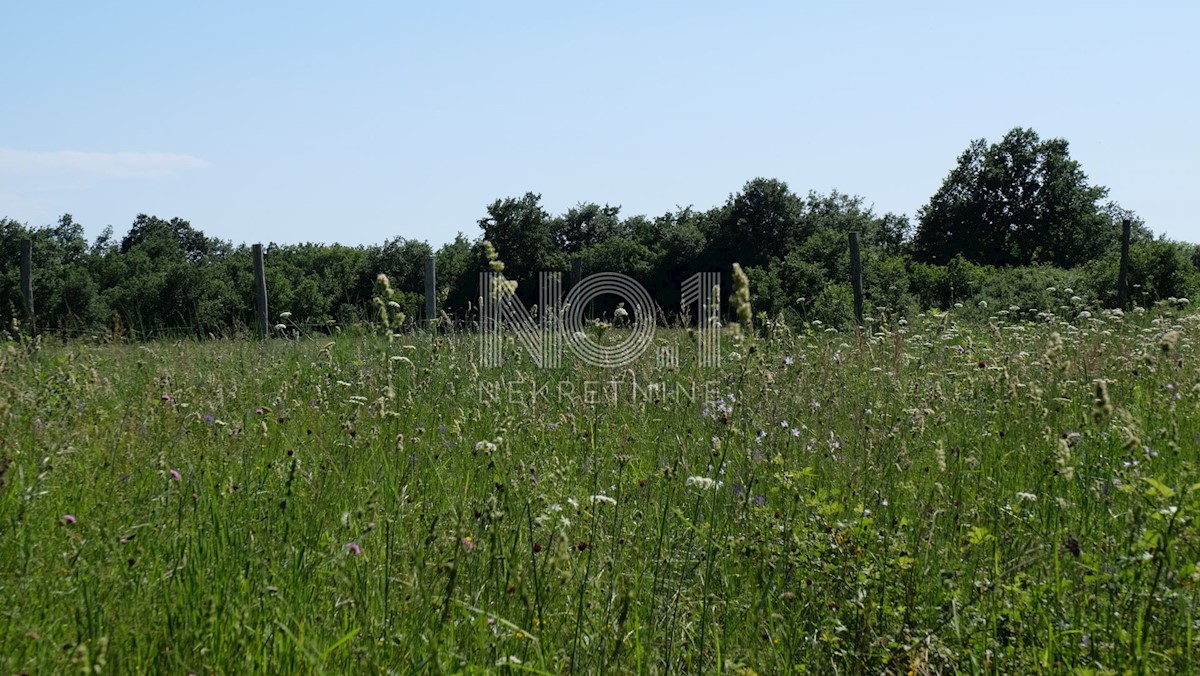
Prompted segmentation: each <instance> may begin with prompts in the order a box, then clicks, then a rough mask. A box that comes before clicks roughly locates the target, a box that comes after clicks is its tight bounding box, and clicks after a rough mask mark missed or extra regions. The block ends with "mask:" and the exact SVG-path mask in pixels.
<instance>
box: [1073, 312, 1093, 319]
mask: <svg viewBox="0 0 1200 676" xmlns="http://www.w3.org/2000/svg"><path fill="white" fill-rule="evenodd" d="M1076 318H1077V319H1091V318H1092V313H1090V312H1088V311H1087V310H1084V311H1083V312H1080V313H1079V315H1078V316H1077V317H1076Z"/></svg>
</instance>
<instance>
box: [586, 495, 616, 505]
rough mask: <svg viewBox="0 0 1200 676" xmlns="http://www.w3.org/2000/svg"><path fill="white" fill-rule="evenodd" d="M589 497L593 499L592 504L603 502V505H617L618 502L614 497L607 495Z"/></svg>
mask: <svg viewBox="0 0 1200 676" xmlns="http://www.w3.org/2000/svg"><path fill="white" fill-rule="evenodd" d="M588 499H589V500H591V501H592V504H593V505H595V504H601V505H615V504H617V501H616V500H614V499H612V498H610V497H608V496H607V495H593V496H591V497H590V498H588Z"/></svg>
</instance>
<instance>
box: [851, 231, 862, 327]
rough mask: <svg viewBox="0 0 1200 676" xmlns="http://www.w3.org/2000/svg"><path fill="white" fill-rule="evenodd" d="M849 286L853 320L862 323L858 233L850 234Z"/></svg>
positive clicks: (860, 265)
mask: <svg viewBox="0 0 1200 676" xmlns="http://www.w3.org/2000/svg"><path fill="white" fill-rule="evenodd" d="M850 286H851V288H853V289H854V319H855V320H856V321H857V322H858V323H859V324H860V325H861V324H862V323H863V287H862V258H861V257H860V255H859V251H858V233H857V232H852V233H850Z"/></svg>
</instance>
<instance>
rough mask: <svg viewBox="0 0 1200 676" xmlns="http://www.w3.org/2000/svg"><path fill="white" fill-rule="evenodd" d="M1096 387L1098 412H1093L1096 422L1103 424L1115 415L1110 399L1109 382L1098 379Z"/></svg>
mask: <svg viewBox="0 0 1200 676" xmlns="http://www.w3.org/2000/svg"><path fill="white" fill-rule="evenodd" d="M1095 385H1096V399H1095V401H1094V403H1095V404H1096V410H1095V411H1094V412H1093V417H1094V418H1095V420H1096V422H1098V423H1099V422H1103V421H1104V420H1105V419H1107V418H1108V417H1109V416H1111V415H1112V414H1113V405H1112V400H1111V399H1109V398H1108V382H1107V381H1105V380H1101V379H1098V380H1096V382H1095Z"/></svg>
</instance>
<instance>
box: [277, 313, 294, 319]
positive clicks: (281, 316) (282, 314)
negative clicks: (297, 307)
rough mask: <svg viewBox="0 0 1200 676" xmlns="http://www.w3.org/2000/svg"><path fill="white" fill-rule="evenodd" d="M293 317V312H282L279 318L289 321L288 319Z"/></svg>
mask: <svg viewBox="0 0 1200 676" xmlns="http://www.w3.org/2000/svg"><path fill="white" fill-rule="evenodd" d="M291 316H292V313H291V312H280V313H279V318H280V319H288V318H290V317H291Z"/></svg>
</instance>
